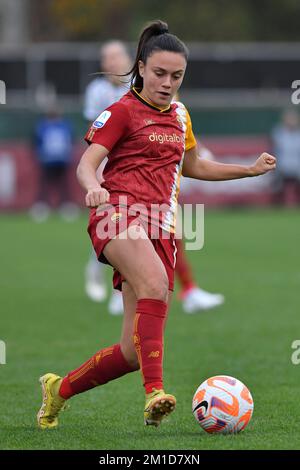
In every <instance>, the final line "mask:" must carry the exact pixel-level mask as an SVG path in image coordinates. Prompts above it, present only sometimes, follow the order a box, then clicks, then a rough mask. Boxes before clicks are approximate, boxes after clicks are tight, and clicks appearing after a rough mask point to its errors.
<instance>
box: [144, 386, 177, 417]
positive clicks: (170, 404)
mask: <svg viewBox="0 0 300 470" xmlns="http://www.w3.org/2000/svg"><path fill="white" fill-rule="evenodd" d="M175 406H176V398H175V397H174V396H173V395H169V394H167V393H165V392H164V391H163V390H156V389H155V388H154V389H153V392H151V393H148V394H147V395H146V404H145V410H144V421H145V425H146V426H159V425H160V423H161V421H162V420H163V419H164V418H165V417H166V416H168V415H169V414H170V413H172V411H174V409H175Z"/></svg>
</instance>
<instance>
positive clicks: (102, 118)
mask: <svg viewBox="0 0 300 470" xmlns="http://www.w3.org/2000/svg"><path fill="white" fill-rule="evenodd" d="M110 116H111V112H110V111H103V113H101V114H100V115H99V116H98V117H97V119H96V120H95V121H94V122H93V127H96V128H97V129H101V127H103V126H104V125H105V124H106V123H107V121H108V120H109V118H110Z"/></svg>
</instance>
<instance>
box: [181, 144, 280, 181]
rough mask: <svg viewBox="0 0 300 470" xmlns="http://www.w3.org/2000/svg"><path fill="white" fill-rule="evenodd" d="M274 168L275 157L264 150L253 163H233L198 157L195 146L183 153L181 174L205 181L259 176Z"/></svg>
mask: <svg viewBox="0 0 300 470" xmlns="http://www.w3.org/2000/svg"><path fill="white" fill-rule="evenodd" d="M275 168H276V158H275V157H273V156H272V155H270V154H268V153H266V152H264V153H262V154H261V155H260V156H259V157H258V159H257V160H256V162H255V163H254V164H253V165H250V166H247V165H233V164H227V163H218V162H214V161H209V160H206V159H204V158H199V152H198V149H197V147H193V148H191V149H190V150H188V151H187V152H186V153H185V157H184V162H183V169H182V175H183V176H187V177H189V178H195V179H200V180H207V181H224V180H232V179H238V178H246V177H248V176H259V175H263V174H264V173H267V172H268V171H270V170H274V169H275Z"/></svg>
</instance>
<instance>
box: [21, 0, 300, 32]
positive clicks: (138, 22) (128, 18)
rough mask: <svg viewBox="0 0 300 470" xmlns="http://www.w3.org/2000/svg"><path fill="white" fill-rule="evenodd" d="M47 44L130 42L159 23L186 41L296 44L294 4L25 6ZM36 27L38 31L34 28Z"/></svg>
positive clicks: (59, 1) (247, 0) (196, 1)
mask: <svg viewBox="0 0 300 470" xmlns="http://www.w3.org/2000/svg"><path fill="white" fill-rule="evenodd" d="M30 1H31V5H32V8H31V11H32V17H34V23H33V28H35V29H36V28H39V30H38V31H39V32H38V34H35V39H38V36H40V37H42V39H44V38H45V35H48V39H49V40H57V39H64V40H81V41H82V40H87V41H99V40H104V39H107V38H110V37H118V38H120V39H124V40H130V41H136V39H137V37H138V34H139V32H140V30H141V29H142V27H143V26H144V24H145V23H146V22H148V21H149V20H152V19H155V18H161V19H163V20H165V21H167V22H168V23H169V26H170V30H171V31H174V32H176V34H177V35H178V36H179V37H182V38H183V39H184V40H186V41H274V40H276V41H299V40H300V28H299V25H298V23H299V17H300V2H299V0H284V1H283V0H230V1H228V0H143V1H141V0H43V2H41V1H40V0H30ZM38 25H39V26H38Z"/></svg>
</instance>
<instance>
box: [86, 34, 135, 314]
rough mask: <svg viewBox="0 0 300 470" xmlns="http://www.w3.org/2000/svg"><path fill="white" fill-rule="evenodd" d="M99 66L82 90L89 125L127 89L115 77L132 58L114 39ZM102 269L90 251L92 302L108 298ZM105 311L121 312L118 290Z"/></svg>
mask: <svg viewBox="0 0 300 470" xmlns="http://www.w3.org/2000/svg"><path fill="white" fill-rule="evenodd" d="M100 65H101V70H102V72H103V75H101V76H98V77H97V78H95V79H94V80H93V81H92V82H91V83H90V84H89V85H88V86H87V89H86V92H85V98H84V108H83V115H84V118H85V119H86V120H87V121H88V122H89V124H91V123H92V122H93V121H95V119H96V118H97V116H99V114H101V112H102V111H103V110H104V109H106V108H108V107H109V106H110V105H111V104H113V103H114V102H115V101H118V100H119V99H120V98H121V97H122V96H123V95H124V94H125V93H126V92H127V91H128V90H129V85H128V83H127V82H126V79H124V78H122V77H119V76H118V75H122V74H124V73H126V72H128V70H130V68H131V58H130V55H129V52H128V50H127V48H126V46H125V44H123V43H122V42H121V41H117V40H112V41H108V42H106V43H105V44H104V45H103V46H102V47H101V49H100ZM105 163H106V160H105V161H104V162H103V164H102V165H101V166H100V168H99V170H98V173H97V176H98V179H99V181H100V182H101V181H102V171H103V168H104V166H105ZM105 270H106V267H105V266H104V265H103V264H102V263H99V262H98V260H97V257H96V254H95V253H94V251H93V252H92V253H91V256H90V259H89V261H88V263H87V266H86V270H85V290H86V294H87V295H88V297H89V298H90V299H91V300H93V301H95V302H102V301H103V300H105V299H106V297H107V287H106V279H105ZM108 310H109V313H111V314H112V315H119V314H122V313H123V300H122V295H121V293H120V292H119V291H117V290H114V291H113V292H112V295H111V298H110V300H109V303H108Z"/></svg>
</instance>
